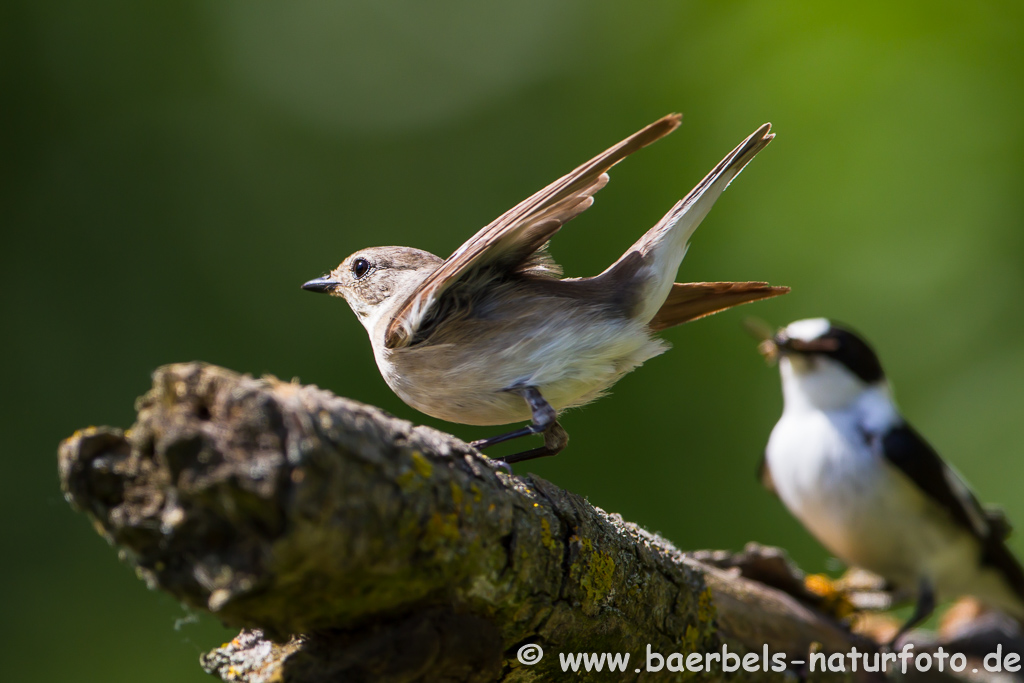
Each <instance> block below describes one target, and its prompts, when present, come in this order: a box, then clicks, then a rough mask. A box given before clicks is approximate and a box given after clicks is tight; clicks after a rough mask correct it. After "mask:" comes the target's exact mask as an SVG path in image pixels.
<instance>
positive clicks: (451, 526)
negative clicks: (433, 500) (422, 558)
mask: <svg viewBox="0 0 1024 683" xmlns="http://www.w3.org/2000/svg"><path fill="white" fill-rule="evenodd" d="M427 540H428V541H431V542H439V541H457V540H459V518H458V516H457V515H456V514H455V513H450V514H447V515H442V514H441V513H440V512H435V513H434V514H433V515H431V516H430V521H429V522H427Z"/></svg>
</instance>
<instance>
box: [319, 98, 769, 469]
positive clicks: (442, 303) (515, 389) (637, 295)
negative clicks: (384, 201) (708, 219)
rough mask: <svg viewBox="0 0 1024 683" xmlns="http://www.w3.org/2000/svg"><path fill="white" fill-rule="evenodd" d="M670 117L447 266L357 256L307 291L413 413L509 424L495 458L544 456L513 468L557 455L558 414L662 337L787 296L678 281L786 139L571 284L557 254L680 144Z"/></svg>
mask: <svg viewBox="0 0 1024 683" xmlns="http://www.w3.org/2000/svg"><path fill="white" fill-rule="evenodd" d="M680 119H681V117H680V116H679V115H678V114H671V115H669V116H666V117H664V118H662V119H659V120H658V121H655V122H654V123H652V124H651V125H649V126H647V127H646V128H644V129H643V130H640V131H639V132H637V133H634V134H633V135H631V136H629V137H628V138H626V139H625V140H623V141H622V142H620V143H618V144H617V145H615V146H613V147H611V148H609V149H608V150H606V151H604V152H602V153H601V154H599V155H598V156H596V157H594V158H593V159H591V160H590V161H588V162H587V163H585V164H583V165H582V166H580V167H579V168H577V169H575V170H574V171H572V172H571V173H569V174H568V175H566V176H563V177H562V178H559V179H558V180H556V181H555V182H554V183H552V184H551V185H548V186H547V187H545V188H544V189H543V190H541V191H540V192H537V193H536V194H534V195H533V196H531V197H529V198H528V199H526V200H524V201H522V202H520V203H519V204H517V205H516V206H514V207H513V208H512V209H510V210H509V211H506V212H505V213H504V214H502V215H501V216H499V217H498V218H497V219H495V220H494V221H493V222H492V223H491V224H490V225H488V226H486V227H484V228H483V229H482V230H480V231H479V232H478V233H477V234H475V235H473V237H471V238H470V239H469V240H468V241H467V242H466V243H465V244H463V245H462V246H461V247H459V248H458V249H456V250H455V253H453V254H452V255H451V256H449V257H448V258H447V259H444V260H442V259H441V258H439V257H437V256H434V255H433V254H430V253H428V252H425V251H421V250H419V249H412V248H409V247H374V248H370V249H363V250H361V251H358V252H356V253H354V254H352V255H351V256H349V257H348V258H346V259H345V260H344V261H342V262H341V265H339V266H338V267H337V268H335V269H334V270H332V271H331V272H330V273H329V274H327V275H325V276H324V277H320V278H317V279H315V280H310V281H309V282H307V283H305V284H304V285H302V287H303V289H307V290H311V291H314V292H326V293H329V294H331V295H333V296H338V297H342V298H344V299H345V300H346V301H347V302H348V304H349V306H351V308H352V310H353V311H354V312H355V313H356V315H357V316H358V317H359V320H360V321H361V322H362V323H363V326H364V327H365V328H366V331H367V332H368V333H369V335H370V343H371V344H372V346H373V352H374V357H375V358H376V360H377V366H378V368H380V371H381V374H382V375H383V376H384V381H386V382H387V384H388V386H389V387H391V389H392V390H393V391H394V392H395V393H396V394H398V396H399V397H400V398H401V399H402V400H403V401H405V402H406V403H408V404H409V405H410V406H412V407H414V408H416V409H417V410H420V411H422V412H424V413H426V414H428V415H431V416H433V417H437V418H440V419H443V420H448V421H450V422H458V423H462V424H474V425H500V424H508V423H510V422H516V421H518V420H527V419H530V420H531V423H530V424H529V425H528V426H526V427H524V428H522V429H517V430H515V431H512V432H509V433H507V434H501V435H499V436H495V437H492V438H490V439H484V440H481V441H477V442H474V443H473V445H474V446H475V447H476V448H478V449H481V450H482V449H485V448H487V447H489V446H493V445H495V444H497V443H501V442H503V441H507V440H509V439H513V438H517V437H520V436H526V435H528V434H543V436H544V445H543V446H541V447H539V448H534V449H532V450H529V451H525V452H523V453H517V454H515V455H512V456H508V457H506V458H504V460H505V461H506V462H509V463H512V462H520V461H523V460H527V459H531V458H537V457H543V456H547V455H554V454H556V453H558V452H559V451H561V450H562V449H563V448H565V445H566V443H567V442H568V436H567V435H566V433H565V430H563V429H562V427H561V426H560V425H559V424H558V421H557V417H558V413H559V411H562V410H564V409H566V408H572V407H575V406H581V405H583V404H585V403H589V402H590V401H593V400H594V399H596V398H598V397H599V396H601V395H602V394H603V393H604V392H605V391H607V390H608V388H610V387H611V386H612V385H613V384H615V382H617V381H618V380H619V379H620V378H621V377H622V376H623V375H625V374H626V373H628V372H630V371H631V370H633V369H634V368H636V367H637V366H639V365H640V364H642V363H643V362H644V361H646V360H648V359H650V358H653V357H654V356H657V355H659V354H661V353H664V352H665V351H666V350H668V348H669V345H668V344H667V343H666V342H665V341H663V340H661V339H659V338H658V337H656V336H655V335H654V334H653V333H654V332H658V331H660V330H663V329H666V328H668V327H672V326H674V325H679V324H681V323H685V322H688V321H690V320H696V319H697V318H701V317H703V316H706V315H710V314H712V313H717V312H718V311H722V310H725V309H727V308H731V307H732V306H737V305H739V304H743V303H747V302H750V301H756V300H758V299H766V298H769V297H773V296H778V295H779V294H784V293H785V292H788V291H789V288H788V287H770V286H768V285H767V284H766V283H764V282H691V283H673V279H674V278H675V274H676V271H677V270H678V269H679V264H680V263H681V262H682V260H683V256H684V255H685V254H686V250H687V247H688V244H687V243H688V240H689V238H690V235H692V234H693V231H694V230H695V229H696V228H697V226H698V225H699V224H700V222H701V220H703V218H704V216H706V215H707V213H708V211H710V209H711V206H712V205H713V204H714V203H715V200H716V199H718V197H719V195H720V194H721V193H722V191H723V190H725V188H726V187H727V186H728V185H729V183H730V182H731V181H732V179H733V178H735V177H736V175H737V174H738V173H739V172H740V171H741V170H743V167H744V166H746V165H747V163H749V162H750V160H751V159H753V158H754V155H756V154H757V153H758V152H759V151H761V150H762V149H764V147H765V146H766V145H767V144H768V143H769V142H770V141H771V139H772V138H773V137H774V135H773V134H771V133H770V132H769V131H770V129H771V124H765V125H763V126H761V127H760V128H758V129H757V130H756V131H755V132H754V133H753V134H752V135H751V136H750V137H748V138H747V139H746V140H744V141H743V142H741V143H740V145H739V146H738V147H736V149H734V150H733V151H732V152H730V153H729V154H728V155H727V156H726V157H725V159H723V160H722V161H721V162H720V163H719V164H718V165H717V166H716V167H715V168H714V169H713V170H712V171H711V173H709V174H708V175H707V177H705V178H704V180H702V181H701V182H700V183H698V184H697V186H696V187H695V188H694V189H693V190H691V191H690V193H689V194H688V195H686V197H684V198H683V199H682V200H681V201H679V202H678V203H677V204H676V205H675V206H673V207H672V209H671V210H670V211H669V212H668V213H667V214H665V216H664V217H663V218H662V219H661V220H660V221H659V222H658V223H657V225H655V226H654V227H653V228H651V229H650V230H648V231H647V233H646V234H645V235H644V236H643V237H641V238H640V240H639V241H638V242H637V243H636V244H634V245H633V246H632V247H630V248H629V249H628V250H626V253H625V254H623V255H622V257H621V258H619V260H618V261H616V262H615V263H613V264H612V265H611V266H610V267H609V268H608V269H607V270H605V271H604V272H603V273H601V274H600V275H597V276H595V277H590V278H562V277H561V275H562V273H561V269H560V268H559V267H558V265H557V264H556V263H555V262H554V260H553V259H552V258H551V257H550V256H549V255H548V253H547V243H548V240H550V239H551V237H552V236H553V235H554V234H555V233H556V232H558V230H559V229H560V228H561V227H562V225H563V224H565V223H566V222H567V221H569V220H570V219H572V218H574V217H575V216H578V215H579V214H580V213H582V212H583V211H584V210H585V209H586V208H587V207H589V206H590V205H591V204H592V203H593V202H594V199H593V195H594V193H596V192H597V191H598V190H600V189H601V188H602V187H604V185H605V183H607V182H608V175H607V173H606V172H607V171H608V169H610V168H611V167H612V166H614V165H615V164H617V163H618V162H619V161H621V160H622V159H624V158H626V157H627V156H629V155H630V154H632V153H633V152H635V151H637V150H638V149H640V148H641V147H645V146H647V145H649V144H650V143H652V142H654V141H655V140H658V139H659V138H661V137H663V136H665V135H667V134H668V133H671V132H672V131H673V130H675V129H676V127H678V125H679V122H680Z"/></svg>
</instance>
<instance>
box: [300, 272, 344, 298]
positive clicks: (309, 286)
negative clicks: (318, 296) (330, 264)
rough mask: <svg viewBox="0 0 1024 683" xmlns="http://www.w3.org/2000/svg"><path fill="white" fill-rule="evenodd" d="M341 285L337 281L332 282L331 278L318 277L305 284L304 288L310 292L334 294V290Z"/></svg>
mask: <svg viewBox="0 0 1024 683" xmlns="http://www.w3.org/2000/svg"><path fill="white" fill-rule="evenodd" d="M340 284H341V283H340V282H338V281H337V280H332V279H331V278H330V277H329V276H327V275H324V276H323V277H318V278H317V279H315V280H310V281H309V282H307V283H305V284H303V285H302V288H303V289H305V290H307V291H310V292H321V293H324V294H327V293H330V292H333V291H334V288H335V287H337V286H338V285H340Z"/></svg>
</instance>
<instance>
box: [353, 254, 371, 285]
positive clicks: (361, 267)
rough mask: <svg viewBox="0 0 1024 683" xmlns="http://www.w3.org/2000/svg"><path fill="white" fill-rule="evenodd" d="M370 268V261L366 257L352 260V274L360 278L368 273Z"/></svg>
mask: <svg viewBox="0 0 1024 683" xmlns="http://www.w3.org/2000/svg"><path fill="white" fill-rule="evenodd" d="M369 270H370V262H369V261H367V260H366V259H364V258H357V259H356V260H355V261H353V262H352V274H353V275H355V276H356V279H357V280H358V279H359V278H361V277H362V276H364V275H366V273H367V271H369Z"/></svg>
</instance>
